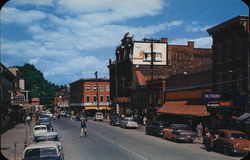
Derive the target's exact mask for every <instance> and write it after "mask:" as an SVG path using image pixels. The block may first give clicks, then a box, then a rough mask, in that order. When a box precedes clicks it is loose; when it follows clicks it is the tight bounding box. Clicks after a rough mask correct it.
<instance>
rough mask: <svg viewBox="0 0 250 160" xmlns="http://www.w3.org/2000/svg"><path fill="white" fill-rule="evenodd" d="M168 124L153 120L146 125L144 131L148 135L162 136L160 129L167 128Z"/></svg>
mask: <svg viewBox="0 0 250 160" xmlns="http://www.w3.org/2000/svg"><path fill="white" fill-rule="evenodd" d="M168 126H169V124H168V123H167V122H164V121H153V122H150V123H148V124H147V125H146V129H145V132H146V134H148V135H155V136H163V132H162V130H163V129H164V128H168Z"/></svg>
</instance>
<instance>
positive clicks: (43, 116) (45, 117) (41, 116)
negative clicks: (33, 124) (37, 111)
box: [38, 115, 51, 121]
mask: <svg viewBox="0 0 250 160" xmlns="http://www.w3.org/2000/svg"><path fill="white" fill-rule="evenodd" d="M50 119H51V118H50V116H48V115H40V116H39V119H38V120H39V121H50Z"/></svg>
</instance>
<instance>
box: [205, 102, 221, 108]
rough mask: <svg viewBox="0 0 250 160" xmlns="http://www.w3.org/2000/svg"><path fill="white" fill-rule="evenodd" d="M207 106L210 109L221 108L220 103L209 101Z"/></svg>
mask: <svg viewBox="0 0 250 160" xmlns="http://www.w3.org/2000/svg"><path fill="white" fill-rule="evenodd" d="M207 106H208V107H219V106H220V104H219V101H208V103H207Z"/></svg>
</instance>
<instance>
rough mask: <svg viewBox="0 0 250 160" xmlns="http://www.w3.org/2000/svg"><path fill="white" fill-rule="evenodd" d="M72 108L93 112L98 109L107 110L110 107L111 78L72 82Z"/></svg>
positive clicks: (88, 112) (70, 94)
mask: <svg viewBox="0 0 250 160" xmlns="http://www.w3.org/2000/svg"><path fill="white" fill-rule="evenodd" d="M69 97H70V99H69V100H70V101H69V105H70V109H71V110H73V111H75V112H80V111H85V112H86V113H87V114H91V115H92V114H93V113H94V112H95V111H96V110H102V111H105V112H107V111H108V110H109V109H110V108H109V106H110V83H109V79H106V78H99V79H97V80H96V79H94V78H93V79H79V80H77V81H75V82H72V83H70V93H69Z"/></svg>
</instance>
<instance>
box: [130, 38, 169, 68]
mask: <svg viewBox="0 0 250 160" xmlns="http://www.w3.org/2000/svg"><path fill="white" fill-rule="evenodd" d="M153 60H154V65H167V44H166V43H153ZM132 63H133V64H136V65H137V64H138V65H151V43H149V42H135V43H134V48H133V56H132Z"/></svg>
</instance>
